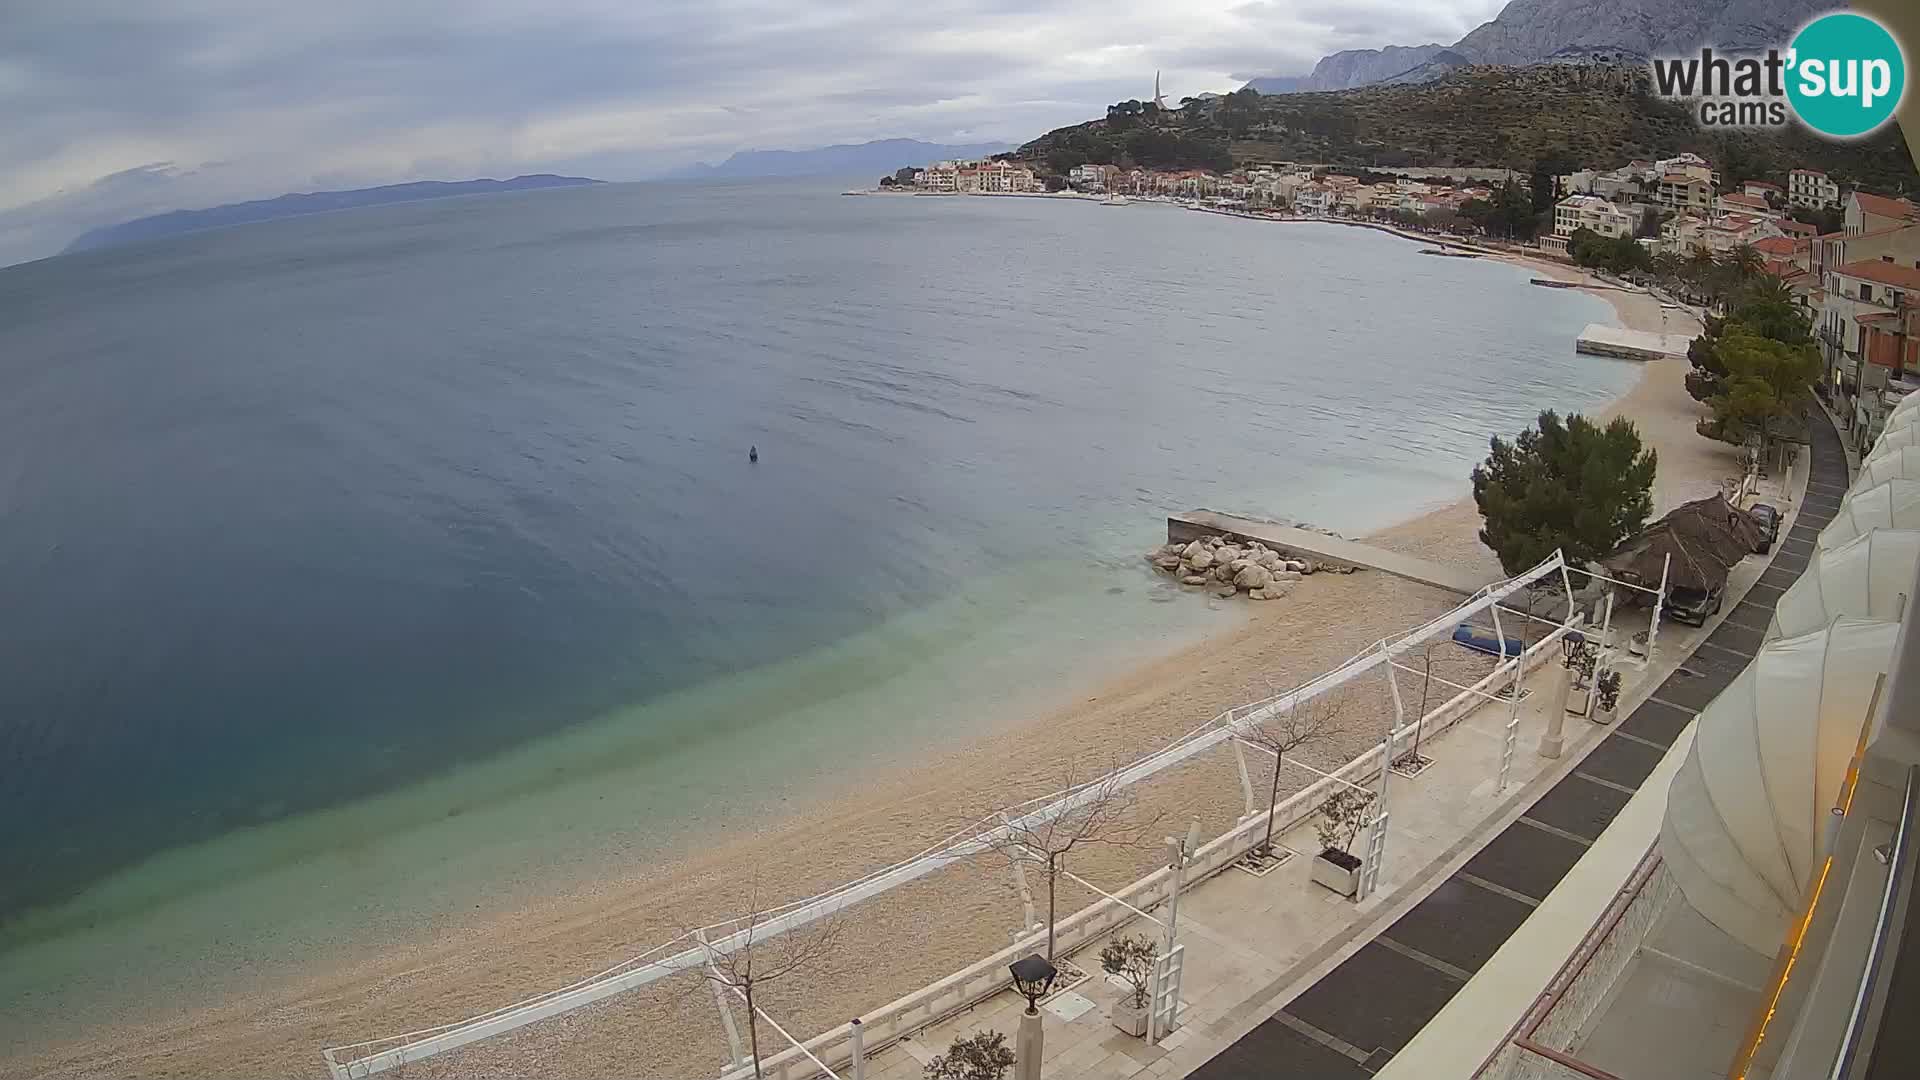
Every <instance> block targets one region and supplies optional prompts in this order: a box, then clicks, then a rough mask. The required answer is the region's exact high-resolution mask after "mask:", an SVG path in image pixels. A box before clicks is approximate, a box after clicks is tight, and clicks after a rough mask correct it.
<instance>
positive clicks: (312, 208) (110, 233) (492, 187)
mask: <svg viewBox="0 0 1920 1080" xmlns="http://www.w3.org/2000/svg"><path fill="white" fill-rule="evenodd" d="M598 183H601V181H599V180H589V179H587V178H585V177H582V176H554V175H552V174H551V173H539V174H536V175H533V176H516V177H514V178H513V179H511V180H456V181H444V180H421V181H417V182H415V183H411V184H389V185H387V186H385V187H371V188H354V189H352V190H350V191H310V192H304V193H299V194H292V195H281V196H279V197H277V198H272V199H255V200H254V201H252V202H242V203H228V204H227V205H225V206H210V207H208V208H206V209H204V210H173V211H170V212H168V213H165V214H153V215H151V216H149V217H143V218H135V219H133V220H132V221H123V222H121V223H120V224H118V225H103V226H101V227H100V228H97V229H89V230H87V231H86V232H84V233H81V234H80V235H79V236H78V237H77V238H75V239H74V241H73V242H72V243H70V244H68V245H67V247H66V252H74V251H91V250H94V249H96V248H104V247H114V246H117V245H120V244H132V243H137V242H139V241H142V240H155V239H158V238H160V237H162V236H174V235H176V234H179V233H187V232H198V231H199V230H201V229H218V228H221V227H223V226H227V225H245V224H249V223H251V222H256V221H272V220H274V219H276V218H287V217H299V216H301V215H303V214H321V213H325V212H327V211H329V210H347V209H352V208H355V207H361V206H384V205H386V204H387V203H399V202H419V201H421V200H423V199H446V198H451V197H453V196H456V195H489V194H495V193H498V192H503V191H537V190H539V189H542V188H559V187H579V186H581V185H584V184H598ZM63 253H64V252H63Z"/></svg>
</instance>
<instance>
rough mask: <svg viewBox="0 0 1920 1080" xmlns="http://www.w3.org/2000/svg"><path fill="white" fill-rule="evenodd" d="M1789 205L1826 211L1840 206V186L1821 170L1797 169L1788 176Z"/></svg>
mask: <svg viewBox="0 0 1920 1080" xmlns="http://www.w3.org/2000/svg"><path fill="white" fill-rule="evenodd" d="M1787 205H1789V206H1800V207H1806V208H1808V209H1812V210H1824V209H1826V208H1828V207H1831V206H1839V205H1840V185H1838V184H1836V183H1834V182H1833V181H1832V180H1829V179H1828V178H1827V174H1826V173H1823V172H1821V171H1820V170H1819V169H1795V170H1793V171H1792V172H1789V173H1788V174H1787Z"/></svg>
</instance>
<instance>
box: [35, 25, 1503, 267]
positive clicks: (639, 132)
mask: <svg viewBox="0 0 1920 1080" xmlns="http://www.w3.org/2000/svg"><path fill="white" fill-rule="evenodd" d="M1490 3H1492V0H1433V2H1432V3H1429V4H1427V5H1425V6H1424V7H1421V8H1417V9H1410V8H1409V6H1408V5H1405V4H1403V3H1402V4H1390V3H1387V2H1385V0H1355V2H1352V3H1333V2H1330V0H1251V2H1248V3H1243V4H1240V5H1237V6H1232V7H1223V8H1220V9H1210V10H1208V9H1192V8H1180V7H1179V6H1177V5H1167V4H1165V3H1164V2H1163V0H929V2H926V3H917V4H899V3H897V0H844V2H842V3H838V4H834V5H831V6H827V5H817V6H809V5H806V4H799V3H795V2H794V0H665V2H660V3H645V4H636V3H632V2H631V0H544V2H542V0H328V2H327V3H321V4H312V3H294V4H284V5H282V4H271V3H269V4H261V3H258V2H257V0H149V2H143V3H126V2H124V0H11V2H9V3H8V4H7V5H6V6H7V8H8V14H7V16H6V18H5V24H6V32H5V33H4V34H0V92H4V93H6V94H7V96H8V101H7V107H8V114H9V115H8V123H7V124H5V125H0V262H5V261H12V260H13V259H17V258H21V257H29V256H32V255H39V254H46V253H48V252H49V251H50V250H57V248H58V247H59V246H60V244H61V243H64V240H65V239H66V238H68V237H67V236H61V235H59V234H60V233H61V232H62V231H65V232H66V233H67V234H68V236H70V235H71V233H73V232H78V231H80V230H81V229H84V228H86V227H90V226H92V225H96V224H100V223H102V222H103V221H105V220H113V219H115V218H119V217H128V216H136V215H137V214H139V213H150V212H155V211H156V210H160V209H170V208H176V207H179V206H189V205H207V204H209V203H213V202H219V201H228V200H231V199H234V198H247V197H259V196H268V195H273V194H278V193H279V192H281V191H286V190H294V189H299V188H312V187H321V186H340V185H354V184H362V183H380V182H391V181H399V180H406V179H415V178H418V176H419V175H420V173H421V172H422V170H429V169H430V170H433V171H435V172H438V173H442V174H443V175H445V176H446V177H447V178H457V177H456V176H455V175H454V174H455V173H459V172H461V171H469V172H470V174H479V173H481V172H492V173H495V174H499V173H511V172H514V171H534V170H538V169H566V170H572V171H588V167H589V166H591V167H592V168H594V169H598V170H601V171H602V173H603V175H606V176H607V178H609V179H628V178H635V177H639V176H644V175H648V174H652V173H656V172H660V171H664V170H666V169H669V168H674V167H677V166H679V165H682V164H685V163H687V162H688V161H690V160H693V159H694V158H695V157H700V158H706V159H713V158H716V157H724V156H725V155H726V154H727V153H730V152H732V151H733V150H737V149H748V148H755V147H768V148H772V147H804V146H809V145H817V144H820V143H826V142H837V141H860V140H861V139H866V138H881V137H897V136H906V137H919V138H925V139H930V140H947V141H955V140H960V139H965V140H968V141H972V140H975V139H982V140H984V139H998V140H1006V141H1021V140H1024V139H1025V138H1028V137H1031V136H1032V135H1035V134H1038V133H1039V131H1041V130H1044V129H1045V128H1046V127H1050V126H1054V125H1057V124H1061V123H1070V122H1074V121H1076V120H1079V119H1083V118H1085V117H1086V116H1089V115H1093V114H1094V113H1095V112H1097V110H1098V109H1099V107H1100V106H1102V105H1104V104H1105V103H1107V102H1108V101H1111V100H1115V99H1116V98H1118V97H1137V96H1144V94H1145V93H1146V91H1147V90H1148V89H1149V86H1150V83H1149V82H1148V80H1149V79H1150V78H1151V72H1152V71H1153V70H1154V69H1163V70H1164V71H1165V72H1166V77H1167V83H1168V86H1167V89H1168V92H1169V93H1171V94H1174V95H1176V96H1178V95H1185V94H1190V93H1197V92H1199V91H1201V90H1224V89H1230V88H1231V87H1232V86H1233V85H1235V84H1236V82H1237V76H1238V75H1240V74H1245V73H1269V74H1271V73H1286V72H1292V71H1303V70H1305V69H1306V68H1308V67H1310V66H1311V65H1312V63H1313V61H1314V60H1315V59H1316V58H1317V57H1318V56H1320V55H1321V54H1323V53H1325V52H1328V51H1332V50H1334V49H1338V48H1343V47H1351V46H1353V45H1355V44H1365V45H1383V44H1389V43H1399V44H1411V43H1415V42H1418V41H1423V40H1426V39H1428V38H1436V37H1437V38H1443V39H1445V40H1452V38H1453V37H1457V36H1458V34H1459V33H1463V32H1464V31H1465V30H1466V29H1470V28H1471V26H1472V25H1473V24H1475V23H1477V22H1478V21H1480V20H1481V19H1482V18H1484V17H1485V11H1486V9H1487V8H1488V6H1489V5H1490ZM1363 36H1364V38H1365V40H1364V41H1361V40H1358V39H1359V38H1361V37H1363ZM155 161H172V162H174V163H175V165H173V166H171V167H158V166H154V165H153V164H152V163H153V162H155ZM212 162H221V163H222V164H220V165H218V166H214V165H212V164H210V163H212Z"/></svg>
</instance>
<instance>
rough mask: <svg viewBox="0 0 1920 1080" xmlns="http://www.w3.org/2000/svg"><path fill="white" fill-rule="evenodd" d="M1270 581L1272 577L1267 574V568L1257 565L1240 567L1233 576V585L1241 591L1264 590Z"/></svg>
mask: <svg viewBox="0 0 1920 1080" xmlns="http://www.w3.org/2000/svg"><path fill="white" fill-rule="evenodd" d="M1272 580H1273V575H1272V574H1270V573H1268V572H1267V568H1266V567H1264V566H1259V565H1253V566H1246V567H1242V568H1241V570H1240V572H1239V573H1237V574H1235V575H1234V576H1233V583H1234V584H1235V585H1238V586H1239V587H1240V588H1242V589H1264V588H1266V587H1267V583H1268V582H1270V581H1272Z"/></svg>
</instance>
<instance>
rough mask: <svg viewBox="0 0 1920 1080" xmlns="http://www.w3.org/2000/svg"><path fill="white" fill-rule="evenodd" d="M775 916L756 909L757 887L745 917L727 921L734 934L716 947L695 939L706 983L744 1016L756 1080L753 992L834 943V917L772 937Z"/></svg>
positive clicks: (837, 923) (817, 957)
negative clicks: (730, 998) (735, 1001)
mask: <svg viewBox="0 0 1920 1080" xmlns="http://www.w3.org/2000/svg"><path fill="white" fill-rule="evenodd" d="M777 914H779V912H778V911H777V910H776V911H769V910H767V909H764V908H762V907H761V906H760V903H759V887H758V886H757V885H756V886H755V887H754V889H753V891H752V892H751V893H750V894H749V896H748V901H747V913H746V914H745V915H742V916H740V917H739V918H737V919H735V920H733V927H734V929H733V930H731V931H729V932H728V933H727V935H726V936H725V937H723V938H721V939H720V940H719V941H709V940H708V939H707V937H706V935H704V934H700V935H696V940H698V941H699V942H700V945H701V947H702V948H704V949H705V950H706V953H707V964H706V969H705V971H704V972H703V973H702V974H703V975H704V977H705V978H706V980H707V982H708V983H709V984H711V985H713V986H715V987H718V988H719V989H720V991H721V992H722V993H723V994H725V993H728V992H731V993H732V994H733V995H734V996H735V997H738V998H739V999H740V1001H741V1002H742V1004H744V1005H745V1006H746V1011H747V1039H748V1046H749V1048H750V1050H751V1052H752V1055H753V1075H754V1076H755V1077H756V1078H758V1077H760V1076H761V1075H762V1074H761V1071H760V1016H759V1013H758V1012H756V1011H755V1006H754V1003H753V995H754V992H755V991H756V990H757V989H758V988H760V987H762V986H766V985H768V984H770V983H774V982H778V981H779V980H781V979H783V978H785V977H787V976H788V975H791V974H793V973H794V972H796V971H801V970H804V969H805V968H806V967H807V966H809V965H811V964H813V963H816V962H818V961H820V960H822V959H824V958H825V957H826V955H827V954H828V953H830V952H831V951H832V950H833V948H834V946H835V945H836V944H837V943H838V941H839V936H840V925H841V924H840V912H838V911H835V912H834V913H833V914H831V915H828V916H827V917H826V918H824V919H821V920H818V921H815V922H813V923H810V924H808V925H806V926H800V927H794V928H792V929H788V930H785V931H777V930H775V929H774V928H773V927H771V926H769V925H768V924H769V922H771V921H772V919H773V918H774V917H775V916H776V915H777Z"/></svg>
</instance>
